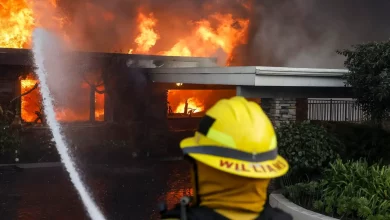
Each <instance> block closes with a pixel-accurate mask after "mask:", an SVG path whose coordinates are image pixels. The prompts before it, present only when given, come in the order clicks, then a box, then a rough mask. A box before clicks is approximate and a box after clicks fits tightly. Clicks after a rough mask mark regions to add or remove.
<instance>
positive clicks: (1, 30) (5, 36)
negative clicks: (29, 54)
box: [0, 0, 34, 48]
mask: <svg viewBox="0 0 390 220" xmlns="http://www.w3.org/2000/svg"><path fill="white" fill-rule="evenodd" d="M33 28H34V17H33V10H32V9H31V5H30V4H29V2H27V1H26V0H2V2H1V3H0V47H5V48H24V47H26V44H27V43H28V42H29V41H30V38H31V32H32V29H33Z"/></svg>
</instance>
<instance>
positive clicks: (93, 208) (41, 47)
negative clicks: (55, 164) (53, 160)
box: [33, 28, 105, 220]
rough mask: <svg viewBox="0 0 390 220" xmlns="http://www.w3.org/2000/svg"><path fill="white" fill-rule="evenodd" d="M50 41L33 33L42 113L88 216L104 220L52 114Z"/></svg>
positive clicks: (38, 31) (39, 31) (46, 35)
mask: <svg viewBox="0 0 390 220" xmlns="http://www.w3.org/2000/svg"><path fill="white" fill-rule="evenodd" d="M50 41H51V39H50V38H49V33H48V32H46V31H45V30H44V29H41V28H37V29H35V30H34V33H33V54H34V61H35V65H36V67H37V69H36V74H37V75H38V79H39V85H40V92H41V95H42V99H43V105H44V112H45V115H46V119H47V123H48V125H49V126H50V129H51V132H52V134H53V137H54V140H55V142H56V147H57V150H58V152H59V154H60V156H61V160H62V163H63V164H64V165H65V168H66V170H67V171H68V173H69V176H70V179H71V181H72V183H73V185H74V187H75V188H76V189H77V192H78V193H79V195H80V197H81V200H82V202H83V204H84V206H85V208H86V209H87V212H88V214H89V216H90V217H91V218H92V219H93V220H105V217H104V215H103V214H102V212H101V211H100V209H99V208H98V207H97V205H96V204H95V202H94V201H93V200H92V197H91V195H90V194H89V193H88V191H87V189H86V187H85V185H84V184H83V182H82V180H81V178H80V175H79V173H78V172H77V170H76V167H75V164H74V162H73V160H72V158H71V156H70V155H69V150H68V147H67V144H66V142H65V139H64V137H63V135H62V131H61V126H60V124H59V123H58V121H57V120H56V114H55V112H54V105H53V99H52V97H51V95H50V90H49V86H48V84H47V72H46V69H45V65H44V62H45V57H46V56H45V49H48V48H50V46H51V45H50V44H51V42H50Z"/></svg>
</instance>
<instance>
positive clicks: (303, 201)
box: [284, 181, 322, 209]
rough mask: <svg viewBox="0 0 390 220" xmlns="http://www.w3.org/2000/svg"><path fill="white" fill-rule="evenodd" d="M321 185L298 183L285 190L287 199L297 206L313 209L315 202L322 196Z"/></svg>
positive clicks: (316, 183) (313, 182)
mask: <svg viewBox="0 0 390 220" xmlns="http://www.w3.org/2000/svg"><path fill="white" fill-rule="evenodd" d="M321 192H322V191H321V190H320V185H319V183H318V182H315V181H311V182H308V183H297V184H294V185H291V186H288V187H286V188H285V190H284V193H285V196H286V197H287V198H289V199H290V200H291V201H293V202H294V203H295V204H297V205H299V206H302V207H305V208H307V209H313V204H314V201H317V200H318V199H319V197H320V196H321Z"/></svg>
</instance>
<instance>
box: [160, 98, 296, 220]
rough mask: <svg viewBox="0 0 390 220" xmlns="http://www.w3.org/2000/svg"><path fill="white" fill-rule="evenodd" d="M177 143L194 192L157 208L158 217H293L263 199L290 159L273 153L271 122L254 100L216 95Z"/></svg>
mask: <svg viewBox="0 0 390 220" xmlns="http://www.w3.org/2000/svg"><path fill="white" fill-rule="evenodd" d="M180 148H181V149H182V151H183V153H184V155H185V157H186V158H187V159H188V160H190V161H191V164H192V170H191V175H192V184H193V189H194V190H193V192H194V195H193V197H192V198H189V197H183V198H182V199H181V201H180V203H179V204H178V205H177V206H176V208H174V209H172V210H168V211H167V210H164V209H161V218H162V219H186V220H195V219H202V220H208V219H210V220H211V219H216V220H218V219H221V220H222V219H234V220H241V219H242V220H249V219H258V220H261V219H267V220H270V219H280V220H284V219H286V220H290V219H292V217H291V216H290V215H289V214H287V213H284V212H283V211H281V210H279V209H275V208H272V207H270V206H269V204H268V202H267V188H268V185H269V182H270V180H271V179H273V178H276V177H280V176H282V175H284V174H285V173H286V172H287V171H288V168H289V165H288V163H287V161H286V160H285V159H283V158H282V157H281V156H279V155H278V152H277V142H276V134H275V131H274V128H273V126H272V124H271V122H270V120H269V119H268V117H267V116H266V115H265V113H264V112H263V110H262V109H261V107H260V106H259V105H258V104H257V103H255V102H250V101H247V100H246V99H245V98H243V97H238V96H237V97H233V98H231V99H222V100H220V101H219V102H217V103H216V104H215V105H214V106H213V107H211V108H210V109H209V110H208V111H207V112H206V115H205V116H204V118H203V119H202V120H201V122H200V124H199V128H198V130H197V131H196V132H195V135H194V136H193V137H190V138H186V139H184V140H182V141H181V143H180Z"/></svg>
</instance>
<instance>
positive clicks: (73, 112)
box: [20, 74, 104, 123]
mask: <svg viewBox="0 0 390 220" xmlns="http://www.w3.org/2000/svg"><path fill="white" fill-rule="evenodd" d="M20 84H21V94H22V97H21V117H22V119H23V121H25V122H35V123H41V122H42V120H43V107H42V98H41V95H40V93H39V87H38V86H37V84H38V80H37V79H35V78H34V75H33V74H29V75H28V76H27V77H26V78H24V79H21V80H20ZM96 89H97V90H98V91H103V90H104V86H103V85H101V86H99V87H98V88H96ZM69 93H71V96H69V94H63V96H66V97H62V98H64V99H66V101H65V102H64V101H61V100H59V101H57V100H55V101H56V102H55V105H56V109H55V111H56V116H57V120H58V121H61V122H74V121H89V120H90V108H91V105H92V103H91V102H90V97H91V95H90V93H91V88H90V86H89V85H88V84H87V83H85V82H83V83H81V85H80V86H79V88H77V89H75V90H73V91H69ZM60 95H61V94H60ZM93 104H94V108H95V117H94V119H95V121H104V93H102V94H100V93H98V92H94V103H93Z"/></svg>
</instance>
